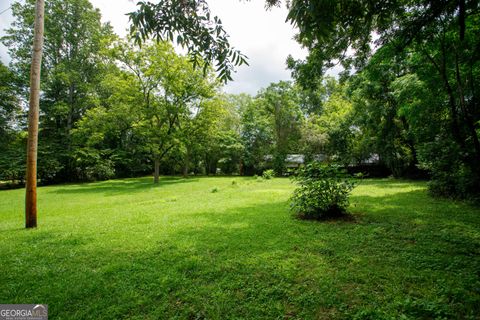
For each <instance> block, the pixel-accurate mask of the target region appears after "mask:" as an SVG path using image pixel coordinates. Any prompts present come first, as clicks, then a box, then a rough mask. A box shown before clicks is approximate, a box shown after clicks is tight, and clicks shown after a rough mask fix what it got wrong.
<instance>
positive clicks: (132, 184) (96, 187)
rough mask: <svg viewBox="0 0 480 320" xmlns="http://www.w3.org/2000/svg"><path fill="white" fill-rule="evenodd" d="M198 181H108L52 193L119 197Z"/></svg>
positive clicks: (61, 189) (193, 179) (175, 178)
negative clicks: (98, 194) (102, 194)
mask: <svg viewBox="0 0 480 320" xmlns="http://www.w3.org/2000/svg"><path fill="white" fill-rule="evenodd" d="M195 181H198V179H197V178H187V179H185V178H181V177H161V178H160V181H159V183H158V184H155V183H153V178H152V177H143V178H130V179H118V180H108V181H103V182H94V183H85V184H78V185H69V186H68V187H65V188H56V189H54V190H51V191H50V192H52V193H59V194H84V193H104V194H106V195H118V194H125V193H135V192H144V191H146V190H149V189H156V188H161V187H162V186H165V185H169V184H176V183H191V182H195Z"/></svg>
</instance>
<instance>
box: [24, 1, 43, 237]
mask: <svg viewBox="0 0 480 320" xmlns="http://www.w3.org/2000/svg"><path fill="white" fill-rule="evenodd" d="M44 12H45V1H44V0H37V2H36V6H35V27H34V36H33V53H32V65H31V67H30V102H29V110H28V142H27V174H26V195H25V227H26V228H35V227H37V146H38V117H39V109H40V69H41V67H42V50H43V21H44Z"/></svg>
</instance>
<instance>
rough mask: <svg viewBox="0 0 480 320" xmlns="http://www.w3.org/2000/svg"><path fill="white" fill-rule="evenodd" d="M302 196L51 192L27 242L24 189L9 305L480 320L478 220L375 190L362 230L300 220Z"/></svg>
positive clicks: (442, 203) (398, 184) (9, 268)
mask: <svg viewBox="0 0 480 320" xmlns="http://www.w3.org/2000/svg"><path fill="white" fill-rule="evenodd" d="M233 181H235V183H233ZM293 188H294V186H293V185H292V183H291V181H290V180H288V179H278V178H277V179H273V180H265V181H261V182H258V181H257V180H255V179H253V178H231V177H230V178H198V179H197V178H190V179H180V178H163V179H161V182H160V184H159V185H158V186H154V185H153V184H152V182H151V178H139V179H125V180H112V181H106V182H99V183H90V184H79V185H60V186H50V187H42V188H39V227H38V229H37V230H25V229H23V224H24V222H23V219H24V218H23V200H24V190H10V191H0V303H46V304H48V307H49V314H50V318H51V319H127V318H128V319H478V316H479V314H480V210H479V209H478V208H474V207H470V206H468V205H465V204H461V203H455V202H452V201H447V200H438V199H432V198H430V197H429V196H428V195H427V193H426V185H425V183H419V182H408V181H396V180H366V181H363V182H362V183H361V184H360V185H359V186H358V187H357V188H356V189H355V190H354V192H353V196H352V197H351V208H350V211H351V212H353V216H354V219H353V220H344V221H327V222H313V221H299V220H296V219H293V218H292V217H291V215H290V213H289V207H288V198H289V196H290V195H291V192H292V190H293ZM213 189H216V190H217V192H212V190H213Z"/></svg>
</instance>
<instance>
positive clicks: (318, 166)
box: [291, 162, 355, 219]
mask: <svg viewBox="0 0 480 320" xmlns="http://www.w3.org/2000/svg"><path fill="white" fill-rule="evenodd" d="M295 180H296V182H297V184H298V187H297V188H296V189H295V191H294V192H293V195H292V198H291V208H292V210H293V211H294V212H295V213H296V214H297V215H298V216H299V217H301V218H303V219H325V218H332V217H338V216H341V215H343V214H346V213H347V212H346V210H347V207H348V204H349V199H348V197H349V195H350V192H351V191H352V189H353V188H354V186H355V183H354V182H353V181H352V180H351V179H349V178H348V177H347V175H346V173H345V172H344V171H342V170H340V168H338V167H337V166H332V165H325V164H322V163H319V162H312V163H310V164H308V165H306V166H305V167H304V168H302V169H301V170H299V171H298V174H297V176H296V177H295Z"/></svg>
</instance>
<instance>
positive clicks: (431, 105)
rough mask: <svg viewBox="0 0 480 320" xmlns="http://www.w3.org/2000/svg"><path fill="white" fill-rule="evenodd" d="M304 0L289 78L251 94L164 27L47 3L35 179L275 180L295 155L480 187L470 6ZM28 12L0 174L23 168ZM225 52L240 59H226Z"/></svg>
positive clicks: (449, 187) (453, 190)
mask: <svg viewBox="0 0 480 320" xmlns="http://www.w3.org/2000/svg"><path fill="white" fill-rule="evenodd" d="M309 2H311V5H310V6H304V5H303V4H302V2H301V1H293V2H292V3H291V4H290V7H289V9H290V15H289V19H290V21H291V22H293V23H295V24H297V25H298V26H299V28H300V32H299V36H298V39H297V40H298V41H299V42H300V43H302V44H303V45H304V46H306V47H307V48H308V49H309V55H308V56H307V58H306V59H305V60H302V61H299V60H295V59H293V58H292V57H289V59H288V60H287V65H288V67H289V68H290V69H291V70H292V75H293V78H294V81H293V82H283V81H281V82H278V83H272V84H271V85H269V86H268V87H266V88H264V89H261V90H260V91H259V92H258V93H257V94H256V95H255V96H250V95H246V94H239V95H227V94H224V93H222V91H221V85H222V82H221V80H219V79H217V77H216V75H215V72H214V71H215V70H214V69H213V68H212V66H210V65H209V64H207V63H205V62H202V57H198V56H197V57H195V59H192V56H191V55H189V56H182V55H179V54H177V53H176V52H175V50H174V49H173V46H172V44H171V42H170V41H169V40H170V39H169V38H171V37H170V36H169V35H167V37H160V38H161V39H159V40H160V41H152V42H150V41H148V40H147V41H146V42H145V43H144V44H143V45H142V46H141V47H138V46H136V45H135V43H134V42H135V40H138V39H135V37H133V38H132V39H120V38H119V37H118V36H117V35H115V34H114V33H113V31H112V28H111V26H110V25H109V24H103V23H101V20H100V13H99V11H98V10H96V9H94V8H93V7H92V5H91V4H90V3H89V1H88V0H67V1H59V0H52V1H48V2H47V4H46V14H45V16H46V20H45V44H44V59H43V65H42V94H41V102H40V105H41V114H40V135H39V141H40V143H39V156H38V161H39V164H38V170H39V171H38V176H39V178H40V180H41V181H42V182H43V183H52V182H63V181H88V180H99V179H107V178H112V177H127V176H135V175H144V174H149V173H152V172H153V173H154V177H155V181H158V176H159V175H160V174H183V175H185V176H186V175H189V174H192V173H195V174H216V173H219V172H221V173H224V174H258V173H261V172H262V171H263V170H265V169H268V168H274V170H275V172H276V173H277V174H278V175H283V174H285V173H287V168H286V164H285V159H286V158H287V155H289V154H302V155H304V157H305V159H306V161H310V160H314V159H319V158H320V159H321V160H322V161H325V162H335V163H339V164H341V165H343V166H347V167H348V166H353V165H359V164H362V163H364V162H365V161H367V160H368V159H372V157H373V158H375V159H378V162H379V163H380V164H381V165H383V166H384V167H386V168H387V169H388V171H389V174H392V175H394V176H396V177H402V176H412V175H418V174H419V173H422V174H424V173H427V174H428V175H429V176H430V179H431V183H430V189H431V191H432V192H434V193H435V194H439V195H446V196H457V197H469V196H475V195H477V196H478V192H479V190H480V187H479V186H480V144H479V136H480V129H479V127H480V111H479V106H478V104H479V102H478V101H479V99H478V92H479V90H480V88H479V79H480V78H479V76H480V64H479V60H480V59H479V52H480V50H478V48H479V47H480V35H479V25H480V24H479V20H480V16H479V8H478V3H476V2H468V1H467V2H466V3H465V4H464V5H462V7H461V8H459V7H458V1H455V2H453V1H444V2H445V3H443V2H442V3H441V4H438V2H435V1H434V2H429V1H427V2H425V3H423V2H422V3H420V2H418V3H417V2H412V3H409V4H404V3H401V2H397V1H392V2H389V3H388V4H385V6H380V5H378V4H376V3H377V2H375V1H371V2H369V1H367V2H365V3H361V4H360V3H358V4H357V5H356V6H363V7H358V8H357V7H355V5H353V4H350V5H348V3H347V2H348V1H347V2H342V1H340V2H338V3H336V4H334V3H333V2H329V1H309ZM460 2H462V1H460ZM202 3H204V2H203V1H202ZM270 3H271V4H275V3H276V2H275V1H270ZM325 6H326V7H325ZM331 6H333V7H331ZM33 7H34V3H33V1H26V3H25V4H20V3H16V4H14V5H13V7H12V10H13V15H14V18H15V21H14V23H13V25H12V27H11V28H9V29H8V30H6V34H7V35H6V36H5V37H3V38H2V42H3V43H4V44H5V45H6V46H7V47H8V48H9V53H10V56H11V58H12V62H11V63H10V65H9V66H5V65H3V64H2V65H0V78H1V80H2V81H1V82H0V85H1V87H0V97H1V98H0V103H1V109H0V134H1V135H0V148H1V150H2V155H1V156H0V180H4V181H9V180H12V181H22V180H24V175H25V164H24V162H25V161H24V159H25V156H24V154H25V143H26V110H25V109H26V108H25V100H26V98H27V94H26V91H27V89H28V75H29V66H30V58H31V57H30V46H31V42H32V36H33V34H32V30H31V25H32V22H33V17H34V11H33ZM353 7H355V8H353ZM156 9H157V10H161V9H162V8H156ZM320 9H322V10H320ZM142 10H147V11H148V6H147V5H146V4H145V5H144V6H143V7H141V8H140V9H139V11H138V12H137V15H136V16H134V17H136V18H135V19H137V20H136V21H133V22H134V24H135V22H136V23H137V25H138V26H139V28H140V29H139V30H140V31H142V30H143V29H142V28H141V26H142V25H146V26H152V25H154V24H152V23H143V24H142V19H144V20H145V19H146V20H148V19H154V18H153V17H149V16H148V15H142V14H141V13H142ZM319 12H323V13H322V14H324V15H325V16H321V17H319V16H317V15H318V14H319ZM293 13H296V15H294V14H293ZM60 21H65V22H64V23H63V22H62V23H59V22H60ZM314 21H321V22H322V24H318V23H313V22H314ZM150 22H151V21H150ZM373 31H375V32H376V33H377V36H378V39H376V40H374V39H373V38H372V37H373V35H374V34H375V33H374V32H373ZM149 32H152V30H143V33H142V32H140V37H141V36H142V34H144V35H145V34H148V33H149ZM172 37H173V36H172ZM144 40H145V39H144ZM176 40H177V42H178V41H180V42H181V41H184V39H183V38H180V39H178V38H177V39H176ZM220 42H221V41H220ZM372 47H375V50H372ZM352 50H353V52H354V54H346V52H347V51H352ZM232 57H233V59H235V60H239V59H244V57H243V56H242V55H241V54H240V53H238V52H237V56H233V53H232ZM335 63H341V64H342V65H343V67H344V70H345V71H344V72H343V73H342V74H341V75H340V77H339V78H338V79H335V78H332V77H327V76H325V70H326V68H328V67H331V66H332V65H333V64H335ZM225 68H227V69H228V66H227V67H225V66H224V69H222V70H227V69H225ZM220 72H221V71H220ZM227 75H228V76H229V73H228V72H227V71H225V72H224V77H226V76H227Z"/></svg>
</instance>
